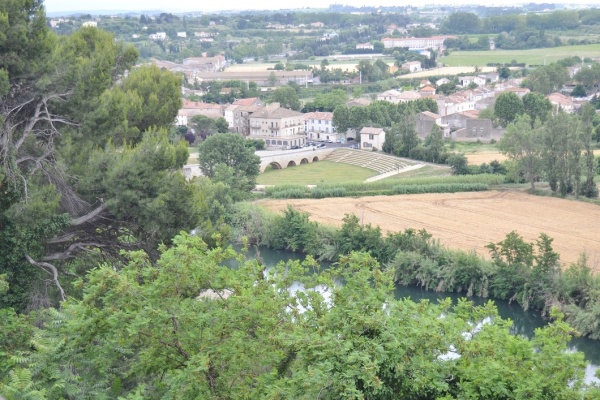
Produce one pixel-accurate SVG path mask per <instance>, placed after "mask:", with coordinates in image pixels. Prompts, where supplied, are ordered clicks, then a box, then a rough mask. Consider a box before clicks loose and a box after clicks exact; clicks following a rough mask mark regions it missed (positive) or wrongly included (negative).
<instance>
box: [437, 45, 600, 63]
mask: <svg viewBox="0 0 600 400" xmlns="http://www.w3.org/2000/svg"><path fill="white" fill-rule="evenodd" d="M571 56H579V57H581V58H583V57H600V44H588V45H578V46H561V47H551V48H544V49H526V50H487V51H454V52H452V53H451V54H450V55H449V56H447V57H441V58H440V62H441V63H444V64H446V65H449V66H453V67H454V66H469V65H476V66H485V65H487V64H488V63H510V62H511V61H512V60H516V61H517V62H518V63H526V64H527V65H542V64H544V62H545V63H546V64H549V63H552V62H555V61H558V60H560V59H562V58H566V57H571Z"/></svg>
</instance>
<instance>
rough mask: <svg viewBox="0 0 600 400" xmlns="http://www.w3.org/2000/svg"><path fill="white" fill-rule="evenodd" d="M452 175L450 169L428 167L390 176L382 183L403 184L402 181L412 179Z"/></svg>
mask: <svg viewBox="0 0 600 400" xmlns="http://www.w3.org/2000/svg"><path fill="white" fill-rule="evenodd" d="M450 175H451V171H450V167H446V166H440V167H438V166H433V165H426V166H424V167H423V168H419V169H414V170H412V171H406V172H403V173H401V174H398V175H394V176H390V177H389V178H385V179H382V181H386V182H390V181H393V182H398V183H402V181H406V180H410V179H412V178H429V177H444V176H450Z"/></svg>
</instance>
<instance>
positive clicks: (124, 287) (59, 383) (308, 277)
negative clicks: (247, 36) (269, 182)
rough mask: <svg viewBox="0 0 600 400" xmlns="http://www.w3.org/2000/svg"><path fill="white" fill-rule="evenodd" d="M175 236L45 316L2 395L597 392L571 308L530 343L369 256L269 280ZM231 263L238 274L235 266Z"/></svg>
mask: <svg viewBox="0 0 600 400" xmlns="http://www.w3.org/2000/svg"><path fill="white" fill-rule="evenodd" d="M173 243H174V246H172V247H171V248H169V249H166V248H165V249H163V252H162V255H161V257H160V259H159V261H158V264H157V267H154V266H153V265H152V263H151V262H149V260H148V259H147V258H145V256H144V255H143V254H141V253H139V252H132V253H129V255H128V257H129V259H130V261H129V262H128V263H127V264H125V265H123V266H122V268H121V269H120V270H116V269H114V268H113V267H112V266H110V265H105V266H102V267H100V268H97V269H95V270H93V271H91V272H90V273H89V277H88V279H87V281H88V283H86V284H84V286H83V297H82V299H81V300H76V299H69V300H67V301H66V302H64V303H63V307H62V309H61V310H54V309H51V310H49V311H48V312H46V313H45V314H44V315H43V317H42V318H43V320H44V322H45V323H44V327H43V328H42V329H37V330H36V334H35V340H33V343H34V347H33V350H32V351H31V352H30V354H28V356H27V357H23V358H22V361H21V362H20V363H19V364H20V368H17V369H14V370H13V371H12V372H11V378H12V379H11V380H10V381H9V382H8V383H7V384H4V385H3V386H0V390H2V391H3V392H4V393H9V394H10V393H14V392H15V391H16V392H18V391H19V389H20V390H21V393H23V392H24V391H25V392H26V390H27V389H29V390H30V391H32V392H33V391H34V390H38V391H43V393H45V395H46V396H48V397H49V398H82V399H85V398H110V397H122V398H146V399H154V398H156V399H158V398H174V399H184V398H198V397H202V398H206V399H212V398H214V399H217V398H257V397H269V398H290V399H292V398H294V399H296V398H316V397H321V398H328V399H335V398H341V397H346V398H355V399H359V398H365V397H368V398H372V399H388V398H392V397H401V398H488V397H489V398H498V397H503V398H515V399H516V398H520V396H523V395H525V396H527V397H532V398H536V397H557V396H558V397H561V398H570V397H576V396H578V395H579V394H580V390H581V388H582V386H583V375H584V365H585V363H584V361H583V358H582V354H581V353H572V352H568V351H566V346H567V341H568V340H569V337H570V333H571V328H570V327H569V326H568V325H567V324H566V323H565V322H563V321H562V318H561V316H560V315H559V314H555V317H556V321H555V322H553V323H551V324H550V325H549V326H548V327H546V328H543V329H538V330H537V333H536V336H535V338H534V339H533V340H529V339H527V338H525V337H522V336H519V335H514V334H512V333H511V332H510V325H511V323H510V321H504V320H502V319H501V318H500V317H499V316H498V314H497V311H496V309H495V306H494V305H493V303H491V302H490V303H487V304H486V305H484V306H474V305H473V304H472V303H471V302H469V301H466V300H461V301H459V302H458V304H456V305H452V304H451V302H450V301H449V300H445V301H441V302H440V303H439V304H432V303H429V302H426V301H425V302H421V303H418V304H417V303H414V302H412V301H409V300H396V299H394V298H393V297H392V296H391V293H392V289H393V284H392V275H391V274H390V273H387V272H384V271H383V270H382V269H381V267H380V266H379V264H378V263H377V262H376V261H375V260H374V259H373V258H372V257H371V256H369V255H367V254H365V253H352V254H350V255H348V256H347V257H343V258H342V259H340V265H339V267H333V268H331V269H328V270H325V271H323V272H321V273H317V274H312V273H311V274H309V273H308V272H312V271H315V270H318V266H317V264H316V263H315V262H314V260H312V259H311V258H308V259H307V260H306V261H304V262H303V263H299V262H297V261H295V262H289V263H287V264H285V265H284V264H280V265H279V266H277V267H275V268H272V269H270V270H268V271H267V270H265V267H264V266H262V265H261V264H260V263H259V262H257V261H256V260H251V261H244V260H243V258H240V257H239V256H238V255H236V254H235V252H233V251H232V250H231V249H221V248H216V249H213V250H210V249H209V248H208V247H207V246H206V244H204V243H203V242H202V241H201V240H200V239H199V238H198V237H194V236H190V235H187V234H182V235H180V236H178V237H176V238H175V239H174V242H173ZM231 259H237V260H238V261H237V262H238V264H239V267H238V268H237V269H232V268H229V267H227V266H225V265H224V262H225V261H226V260H231ZM337 280H341V281H342V282H343V284H339V283H336V281H337ZM65 365H68V366H70V368H64V366H65ZM532 371H533V372H532ZM242 378H243V379H242ZM28 381H29V383H30V385H29V386H27V385H23V384H21V387H19V382H25V384H26V383H27V382H28ZM23 386H25V390H23Z"/></svg>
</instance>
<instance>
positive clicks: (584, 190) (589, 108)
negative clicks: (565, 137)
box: [580, 103, 598, 197]
mask: <svg viewBox="0 0 600 400" xmlns="http://www.w3.org/2000/svg"><path fill="white" fill-rule="evenodd" d="M595 116H596V110H595V109H594V106H593V105H591V104H589V103H588V104H586V105H584V106H583V109H582V111H581V125H580V128H581V144H582V146H583V150H584V152H585V176H586V180H585V182H584V183H583V185H582V187H581V194H583V195H584V196H586V197H598V187H597V186H596V182H595V181H594V177H595V175H596V173H595V170H594V150H593V138H594V127H593V120H594V117H595Z"/></svg>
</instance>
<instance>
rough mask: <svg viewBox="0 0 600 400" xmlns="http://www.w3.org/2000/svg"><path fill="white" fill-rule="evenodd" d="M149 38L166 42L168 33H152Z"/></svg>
mask: <svg viewBox="0 0 600 400" xmlns="http://www.w3.org/2000/svg"><path fill="white" fill-rule="evenodd" d="M148 37H149V38H150V40H165V39H166V38H167V33H166V32H156V33H151V34H150V35H148Z"/></svg>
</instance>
